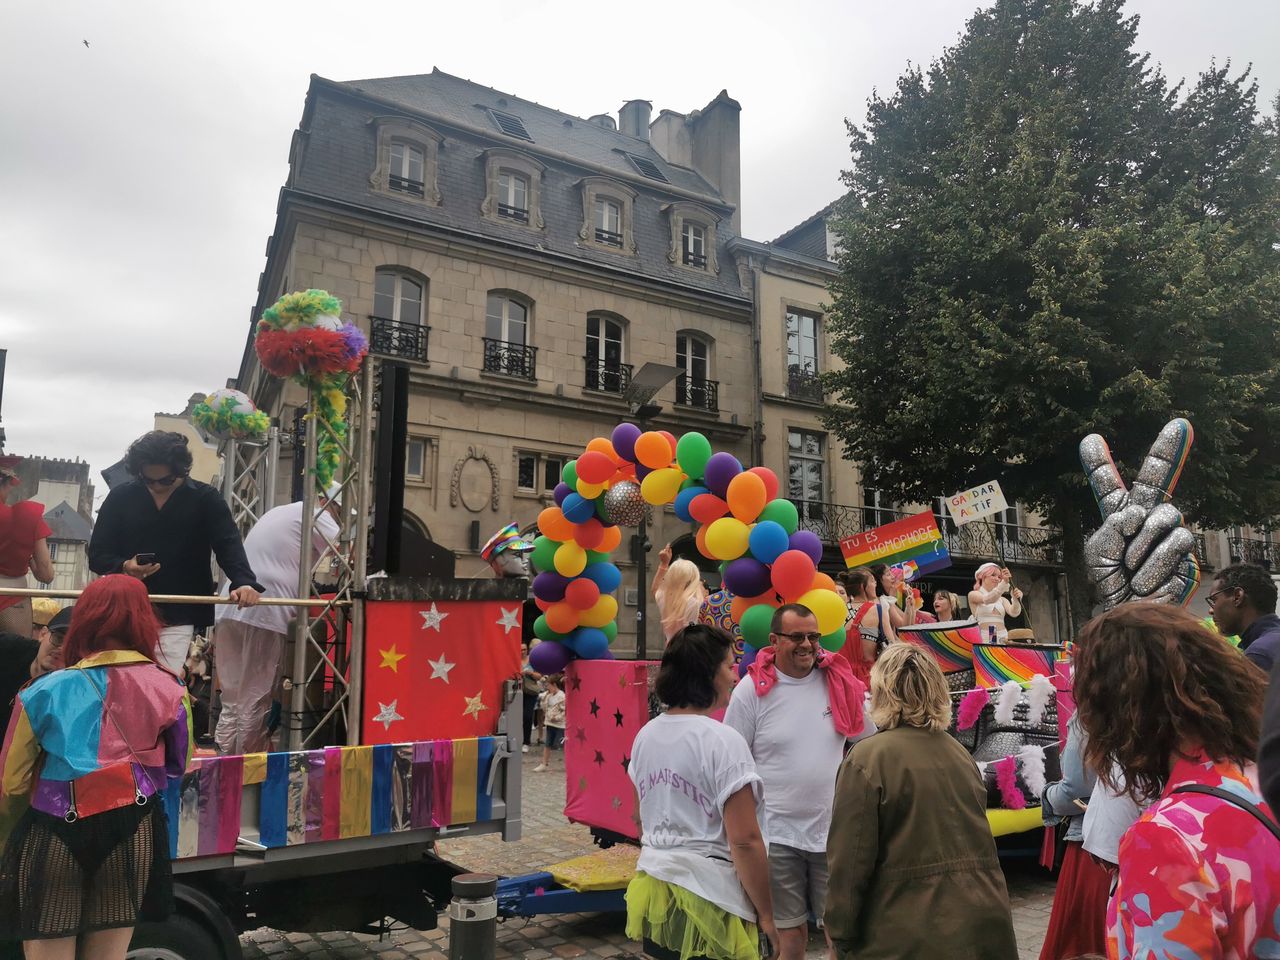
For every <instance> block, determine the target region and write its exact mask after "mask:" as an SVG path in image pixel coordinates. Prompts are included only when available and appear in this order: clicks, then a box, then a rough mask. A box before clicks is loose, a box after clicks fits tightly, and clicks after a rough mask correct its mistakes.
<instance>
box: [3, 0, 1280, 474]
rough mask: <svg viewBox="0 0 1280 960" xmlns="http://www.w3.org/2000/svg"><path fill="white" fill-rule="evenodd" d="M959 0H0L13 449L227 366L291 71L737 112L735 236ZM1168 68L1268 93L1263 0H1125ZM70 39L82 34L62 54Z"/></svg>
mask: <svg viewBox="0 0 1280 960" xmlns="http://www.w3.org/2000/svg"><path fill="white" fill-rule="evenodd" d="M977 7H978V4H977V3H975V2H973V0H894V2H882V0H843V2H840V0H834V2H810V0H791V2H786V3H759V2H754V0H738V2H734V3H727V2H718V3H701V4H693V3H671V2H666V0H661V2H651V3H649V4H645V5H640V6H636V5H622V4H618V5H614V4H609V3H599V2H548V0H525V2H521V3H512V2H508V0H496V2H490V3H487V4H484V5H480V6H472V5H470V4H458V3H447V4H446V3H440V2H430V0H428V2H416V3H408V2H404V3H401V2H396V3H389V2H381V3H379V2H369V3H364V4H352V3H349V2H344V3H335V2H329V0H308V2H295V0H269V2H262V0H257V2H253V3H247V2H232V0H221V2H218V3H205V4H198V5H197V4H195V3H191V2H188V0H69V2H58V0H54V2H48V0H45V2H32V0H8V2H7V3H5V4H4V5H3V10H0V80H2V81H3V83H2V89H3V91H4V93H3V96H2V97H0V348H2V347H7V348H8V351H9V355H8V373H7V377H6V382H5V389H4V400H3V402H4V406H3V411H2V414H3V420H4V426H5V429H6V431H7V433H8V446H7V449H8V451H9V452H12V453H25V454H42V455H45V456H58V457H67V458H72V457H80V458H82V459H85V460H88V461H89V463H90V464H91V465H92V468H93V474H94V477H95V481H97V482H98V484H99V491H98V494H99V499H100V498H101V496H102V495H103V494H104V492H105V484H102V483H101V482H100V477H98V476H97V473H98V471H99V470H101V469H102V468H103V467H105V466H108V465H109V464H111V463H113V462H114V461H115V460H117V459H118V458H119V457H120V456H121V455H122V454H123V451H124V449H125V447H126V446H127V445H128V443H129V441H130V440H131V439H133V438H134V437H135V436H137V435H139V434H141V433H143V432H145V431H146V430H148V429H151V427H152V416H153V414H154V412H155V411H157V410H164V411H174V410H180V409H182V407H183V406H184V405H185V403H186V400H187V397H188V396H189V395H190V394H192V393H193V392H196V391H200V392H204V391H207V390H211V389H213V388H215V387H218V386H222V385H223V384H224V383H225V381H226V378H227V377H229V376H234V375H235V374H236V372H237V366H238V361H239V358H240V355H241V351H242V349H243V346H244V343H245V337H246V334H247V331H248V326H249V323H250V316H249V311H250V310H251V308H252V306H253V303H254V299H255V296H256V291H257V283H258V275H259V273H260V271H261V270H262V268H263V265H264V248H265V245H266V240H267V236H268V235H269V234H270V232H271V229H272V224H273V218H274V213H275V204H276V196H277V192H278V191H279V189H280V186H281V184H282V183H283V182H284V178H285V174H286V169H287V161H288V150H289V140H290V136H291V134H292V133H293V130H294V129H295V127H296V126H297V124H298V120H299V118H300V117H301V114H302V106H303V99H304V96H305V94H306V90H307V84H308V77H309V75H310V74H312V73H317V74H320V75H321V76H324V77H328V78H330V79H335V80H354V79H359V78H365V77H382V76H397V75H403V74H414V73H427V72H430V70H431V68H432V67H439V68H440V69H442V70H444V71H446V72H449V73H453V74H457V75H459V76H463V77H467V78H469V79H471V80H474V81H477V82H479V83H484V84H487V85H489V86H492V87H495V88H497V89H499V90H503V91H505V92H508V93H513V94H516V95H518V96H521V97H524V98H527V99H530V100H536V101H538V102H539V103H543V104H547V105H548V106H553V107H556V108H557V109H560V110H564V111H566V112H568V113H571V114H576V115H578V116H582V117H586V116H588V115H590V114H593V113H602V112H607V113H614V114H616V112H617V109H618V107H619V106H620V105H621V104H622V102H623V101H624V100H628V99H633V98H640V99H647V100H651V101H653V104H654V109H655V111H656V110H660V109H663V108H667V109H673V110H677V111H680V112H687V111H689V110H693V109H695V108H698V107H701V106H703V105H704V104H706V103H707V102H708V101H709V100H710V99H711V98H712V97H714V96H715V95H716V94H717V93H718V92H719V91H720V90H721V89H722V88H723V89H728V91H729V93H730V94H731V95H732V96H734V97H735V98H737V99H738V100H739V101H740V102H741V104H742V182H743V200H742V208H743V227H744V232H745V233H746V235H747V236H749V237H751V238H753V239H758V240H769V239H772V238H773V237H775V236H777V235H778V234H779V233H781V232H782V231H784V230H785V229H787V228H788V227H790V226H792V225H793V224H795V223H797V222H799V221H801V220H803V219H804V218H805V217H807V216H809V215H810V214H811V213H813V212H815V211H816V210H818V209H819V208H821V207H822V206H824V205H825V204H827V203H828V202H830V201H831V200H833V199H834V198H835V197H836V196H838V195H839V192H840V186H839V182H838V175H839V171H840V170H841V169H842V168H843V167H845V166H847V164H848V141H847V139H846V136H845V130H844V125H843V120H844V118H845V117H851V118H853V119H855V120H857V121H859V122H860V121H861V120H862V117H863V111H864V105H865V101H866V98H867V96H868V95H869V94H870V93H871V91H872V90H873V89H874V88H877V87H878V88H880V89H881V90H882V91H887V90H889V89H890V88H891V87H892V85H893V83H894V81H895V79H896V78H897V76H898V75H899V73H901V71H902V70H903V68H904V67H905V65H906V64H907V63H908V62H917V63H928V61H929V60H930V59H931V58H933V57H934V56H935V55H936V54H937V53H938V52H940V51H941V50H942V48H943V47H944V46H946V45H947V44H949V43H951V42H953V41H954V40H955V39H956V38H957V36H958V35H959V34H960V32H961V31H962V30H963V27H964V23H965V20H966V19H967V18H968V17H969V15H970V14H971V13H972V11H973V10H975V9H976V8H977ZM1129 9H1130V10H1131V11H1133V12H1136V13H1139V14H1141V16H1142V24H1141V28H1140V32H1139V46H1140V47H1141V48H1144V49H1146V50H1148V51H1150V52H1151V54H1152V55H1153V58H1154V59H1155V60H1158V61H1160V63H1161V64H1162V65H1163V67H1164V71H1165V73H1166V75H1167V76H1170V77H1174V78H1178V77H1190V78H1194V76H1195V75H1196V74H1197V73H1198V72H1199V71H1200V70H1201V69H1203V68H1204V67H1205V66H1207V65H1208V64H1209V62H1210V60H1211V59H1213V58H1215V57H1216V58H1217V59H1218V61H1219V62H1221V61H1223V60H1226V59H1230V60H1232V61H1233V63H1235V64H1237V65H1239V66H1241V67H1243V66H1244V65H1245V64H1246V63H1249V62H1252V63H1253V64H1254V72H1255V76H1256V77H1257V79H1258V81H1259V83H1260V86H1261V96H1262V102H1263V103H1264V104H1269V103H1270V101H1271V100H1272V98H1273V97H1274V96H1275V94H1276V91H1277V88H1278V87H1280V59H1278V57H1277V54H1276V51H1277V50H1280V17H1277V16H1276V6H1275V3H1274V0H1216V2H1212V3H1211V2H1208V0H1131V2H1130V4H1129ZM85 40H87V41H88V42H89V46H87V47H86V46H85V45H84V43H83V41H85Z"/></svg>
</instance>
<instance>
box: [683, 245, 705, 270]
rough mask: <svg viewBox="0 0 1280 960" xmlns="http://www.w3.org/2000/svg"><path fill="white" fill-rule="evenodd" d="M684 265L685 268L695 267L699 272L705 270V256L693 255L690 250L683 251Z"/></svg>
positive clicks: (703, 254) (701, 254) (700, 254)
mask: <svg viewBox="0 0 1280 960" xmlns="http://www.w3.org/2000/svg"><path fill="white" fill-rule="evenodd" d="M684 265H685V266H686V267H697V268H698V269H699V270H705V269H707V255H706V254H705V253H695V252H694V251H692V250H685V251H684Z"/></svg>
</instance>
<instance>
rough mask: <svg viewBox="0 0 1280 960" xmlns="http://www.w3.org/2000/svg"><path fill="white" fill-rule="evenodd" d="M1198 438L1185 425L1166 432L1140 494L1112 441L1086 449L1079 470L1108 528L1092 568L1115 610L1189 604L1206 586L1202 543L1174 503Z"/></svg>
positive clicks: (1093, 552)
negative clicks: (1198, 551)
mask: <svg viewBox="0 0 1280 960" xmlns="http://www.w3.org/2000/svg"><path fill="white" fill-rule="evenodd" d="M1193 436H1194V434H1193V432H1192V430H1191V424H1190V423H1188V422H1187V421H1186V420H1184V419H1181V418H1179V419H1177V420H1171V421H1169V423H1167V424H1165V427H1164V429H1163V430H1161V431H1160V435H1159V436H1157V437H1156V441H1155V443H1153V444H1152V445H1151V451H1150V452H1149V453H1148V454H1147V459H1146V460H1145V461H1144V462H1143V464H1142V469H1141V470H1140V471H1139V473H1138V478H1137V480H1135V481H1134V484H1133V488H1132V489H1130V488H1128V487H1126V486H1125V482H1124V480H1123V479H1122V478H1121V476H1120V471H1119V470H1118V469H1116V463H1115V460H1114V459H1113V458H1112V456H1111V448H1110V447H1109V446H1107V441H1105V440H1104V439H1102V437H1101V436H1099V435H1098V434H1096V433H1091V434H1090V435H1089V436H1087V437H1085V438H1084V439H1083V440H1081V441H1080V462H1081V464H1083V465H1084V469H1085V473H1086V474H1088V477H1089V485H1090V486H1091V487H1092V488H1093V495H1094V497H1095V498H1096V499H1097V501H1098V507H1099V509H1100V510H1101V511H1102V526H1101V527H1099V528H1098V530H1097V531H1096V532H1095V533H1094V534H1093V536H1091V537H1090V538H1089V539H1088V540H1087V541H1086V542H1085V548H1084V552H1085V562H1086V563H1087V564H1088V566H1089V573H1090V575H1091V576H1092V577H1093V580H1094V582H1095V583H1096V584H1097V585H1098V592H1099V593H1100V594H1101V595H1102V605H1103V607H1105V608H1106V609H1108V610H1110V609H1111V608H1112V607H1114V606H1116V605H1117V604H1120V603H1124V602H1126V601H1128V600H1148V601H1155V602H1163V603H1186V602H1187V601H1188V600H1190V599H1191V594H1192V593H1194V592H1195V589H1196V587H1198V586H1199V585H1200V565H1199V563H1197V562H1196V558H1195V553H1194V547H1195V537H1194V536H1193V535H1192V533H1191V531H1190V530H1188V529H1187V528H1186V527H1185V526H1184V525H1183V522H1182V511H1180V510H1179V509H1178V508H1177V507H1175V506H1174V505H1173V504H1172V503H1170V502H1169V499H1170V497H1172V495H1173V490H1174V487H1176V486H1177V485H1178V477H1179V476H1180V475H1181V473H1182V467H1183V465H1184V464H1185V463H1186V462H1187V452H1188V451H1189V450H1190V449H1191V442H1192V438H1193Z"/></svg>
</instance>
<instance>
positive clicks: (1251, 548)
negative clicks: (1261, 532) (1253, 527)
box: [1227, 534, 1278, 570]
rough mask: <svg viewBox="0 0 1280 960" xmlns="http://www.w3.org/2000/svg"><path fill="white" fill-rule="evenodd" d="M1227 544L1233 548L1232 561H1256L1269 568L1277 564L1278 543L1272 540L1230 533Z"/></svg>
mask: <svg viewBox="0 0 1280 960" xmlns="http://www.w3.org/2000/svg"><path fill="white" fill-rule="evenodd" d="M1227 545H1228V547H1229V548H1230V550H1231V562H1232V563H1256V564H1259V565H1260V566H1263V567H1266V568H1267V569H1268V570H1270V569H1272V567H1273V566H1274V564H1275V561H1276V554H1277V552H1278V551H1277V544H1275V543H1274V542H1273V541H1271V540H1261V539H1259V538H1257V537H1243V536H1237V535H1236V534H1229V535H1228V536H1227Z"/></svg>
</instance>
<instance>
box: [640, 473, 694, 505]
mask: <svg viewBox="0 0 1280 960" xmlns="http://www.w3.org/2000/svg"><path fill="white" fill-rule="evenodd" d="M683 482H684V474H683V473H681V472H680V471H679V470H677V469H675V467H664V468H663V469H661V470H655V471H653V473H651V474H649V475H648V476H647V477H645V478H644V479H643V480H641V481H640V496H642V497H643V498H644V502H645V503H651V504H653V505H654V506H655V507H660V506H662V505H663V504H665V503H671V502H672V501H673V500H675V498H676V494H677V493H679V492H680V484H681V483H683Z"/></svg>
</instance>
